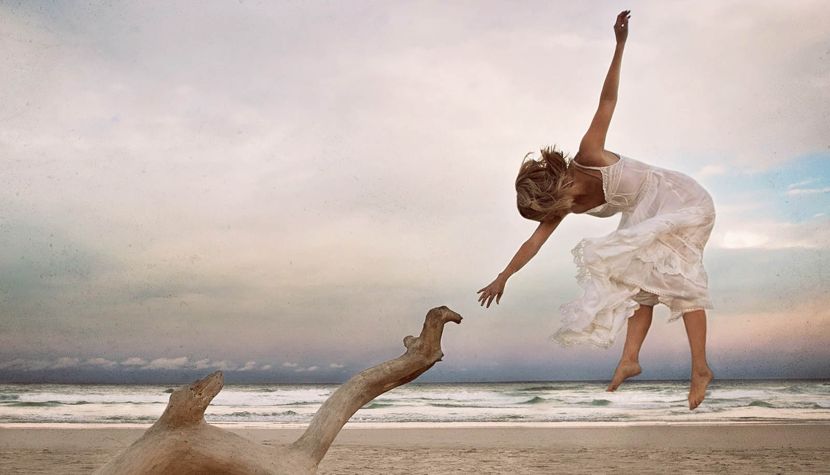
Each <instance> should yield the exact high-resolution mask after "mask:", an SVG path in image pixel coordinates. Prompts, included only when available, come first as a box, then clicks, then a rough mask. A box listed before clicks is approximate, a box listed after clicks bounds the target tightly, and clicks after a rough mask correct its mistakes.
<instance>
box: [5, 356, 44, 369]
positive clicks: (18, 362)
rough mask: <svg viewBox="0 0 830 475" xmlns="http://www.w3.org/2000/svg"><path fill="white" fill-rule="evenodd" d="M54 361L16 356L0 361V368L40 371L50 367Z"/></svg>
mask: <svg viewBox="0 0 830 475" xmlns="http://www.w3.org/2000/svg"><path fill="white" fill-rule="evenodd" d="M54 364H55V363H54V362H50V361H46V360H26V359H23V358H16V359H13V360H11V361H4V362H0V369H3V370H15V371H40V370H44V369H48V368H51V367H52V366H53V365H54Z"/></svg>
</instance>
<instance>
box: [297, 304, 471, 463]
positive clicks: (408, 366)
mask: <svg viewBox="0 0 830 475" xmlns="http://www.w3.org/2000/svg"><path fill="white" fill-rule="evenodd" d="M447 322H455V323H461V315H459V314H457V313H455V312H453V311H452V310H450V309H448V308H447V307H438V308H434V309H432V310H430V311H429V313H427V316H426V321H425V322H424V328H423V329H422V330H421V335H420V336H418V337H413V336H408V337H406V338H404V340H403V344H404V346H405V347H406V353H404V354H403V355H401V356H399V357H398V358H396V359H394V360H390V361H386V362H384V363H381V364H379V365H377V366H374V367H372V368H369V369H367V370H364V371H363V372H361V373H359V374H357V375H355V376H353V377H352V378H351V379H350V380H348V381H347V382H346V383H345V384H343V385H342V386H340V387H339V388H337V390H336V391H335V392H334V393H333V394H332V395H331V396H329V398H328V399H326V402H324V403H323V405H322V406H321V407H320V410H318V411H317V413H316V414H315V415H314V419H312V420H311V424H309V426H308V429H306V431H305V433H304V434H303V435H302V436H301V437H300V438H299V439H298V440H297V441H296V442H294V444H293V447H295V448H297V449H298V450H301V451H302V452H305V453H307V454H308V455H309V457H311V459H312V460H314V461H315V464H316V463H319V462H320V460H322V459H323V456H324V455H325V454H326V451H328V449H329V447H330V446H331V443H332V442H333V441H334V438H335V437H337V434H338V433H339V432H340V429H341V428H342V427H343V425H344V424H345V423H346V421H348V420H349V418H350V417H352V415H354V413H355V412H357V410H358V409H360V408H361V407H363V405H364V404H366V403H368V402H369V401H371V400H372V399H374V398H376V397H377V396H379V395H380V394H383V393H385V392H386V391H389V390H390V389H392V388H395V387H398V386H400V385H402V384H406V383H408V382H410V381H412V380H413V379H415V378H417V377H418V376H420V375H421V374H422V373H423V372H425V371H426V370H428V369H430V368H431V367H432V365H434V364H435V363H437V362H438V361H441V358H442V357H443V356H444V353H442V352H441V334H442V333H443V331H444V324H445V323H447Z"/></svg>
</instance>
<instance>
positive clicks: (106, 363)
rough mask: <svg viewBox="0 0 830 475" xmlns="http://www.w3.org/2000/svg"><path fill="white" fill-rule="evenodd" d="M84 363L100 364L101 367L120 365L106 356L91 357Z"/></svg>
mask: <svg viewBox="0 0 830 475" xmlns="http://www.w3.org/2000/svg"><path fill="white" fill-rule="evenodd" d="M84 364H87V365H90V366H99V367H101V368H114V367H116V366H118V363H117V362H115V361H111V360H108V359H106V358H101V357H98V358H89V359H87V360H86V361H85V362H84Z"/></svg>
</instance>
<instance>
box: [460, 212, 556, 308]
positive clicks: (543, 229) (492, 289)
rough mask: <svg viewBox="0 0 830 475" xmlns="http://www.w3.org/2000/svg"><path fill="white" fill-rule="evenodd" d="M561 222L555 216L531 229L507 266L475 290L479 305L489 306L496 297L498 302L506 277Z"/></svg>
mask: <svg viewBox="0 0 830 475" xmlns="http://www.w3.org/2000/svg"><path fill="white" fill-rule="evenodd" d="M561 222H562V217H557V218H555V219H552V220H549V221H543V222H541V223H539V226H537V227H536V230H535V231H533V234H532V235H531V236H530V238H529V239H528V240H527V241H525V242H524V244H522V245H521V247H519V250H518V251H516V255H514V256H513V259H511V260H510V263H509V264H507V267H505V268H504V270H503V271H502V272H501V273H500V274H499V275H498V277H496V280H494V281H493V282H491V283H490V285H488V286H487V287H484V288H483V289H481V290H479V291H478V292H476V293H479V294H481V295H479V297H478V301H479V302H480V303H481V305H485V304H486V305H487V308H490V304H491V303H492V302H493V299H496V304H498V303H499V301H500V300H501V296H502V294H503V293H504V285H505V284H506V283H507V279H509V278H510V276H511V275H513V274H515V273H516V272H518V271H519V269H521V268H522V267H524V266H525V264H527V263H528V262H529V261H530V260H531V259H533V256H535V255H536V253H537V252H539V249H540V248H541V247H542V245H543V244H544V243H545V241H547V240H548V238H549V237H550V235H551V234H552V233H553V231H554V230H555V229H556V227H557V226H559V223H561Z"/></svg>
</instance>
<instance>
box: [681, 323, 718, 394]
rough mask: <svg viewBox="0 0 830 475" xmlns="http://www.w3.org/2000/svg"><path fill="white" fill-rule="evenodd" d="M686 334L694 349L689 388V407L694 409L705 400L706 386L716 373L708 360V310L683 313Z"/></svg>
mask: <svg viewBox="0 0 830 475" xmlns="http://www.w3.org/2000/svg"><path fill="white" fill-rule="evenodd" d="M683 322H684V323H685V324H686V334H687V335H688V336H689V348H690V349H691V350H692V376H691V378H690V383H691V384H690V388H689V409H690V410H691V409H694V408H696V407H697V406H699V405H700V403H701V402H703V398H704V397H705V396H706V388H707V387H708V386H709V383H710V382H711V381H712V378H713V377H714V375H713V374H712V370H711V369H709V363H707V362H706V312H705V311H704V310H693V311H691V312H686V313H684V314H683Z"/></svg>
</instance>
